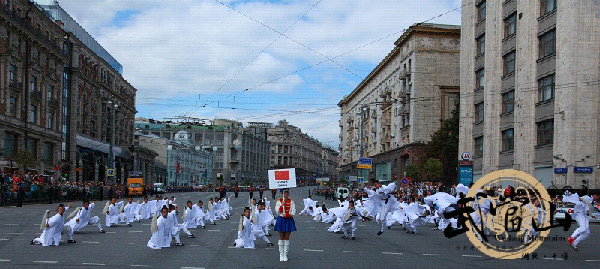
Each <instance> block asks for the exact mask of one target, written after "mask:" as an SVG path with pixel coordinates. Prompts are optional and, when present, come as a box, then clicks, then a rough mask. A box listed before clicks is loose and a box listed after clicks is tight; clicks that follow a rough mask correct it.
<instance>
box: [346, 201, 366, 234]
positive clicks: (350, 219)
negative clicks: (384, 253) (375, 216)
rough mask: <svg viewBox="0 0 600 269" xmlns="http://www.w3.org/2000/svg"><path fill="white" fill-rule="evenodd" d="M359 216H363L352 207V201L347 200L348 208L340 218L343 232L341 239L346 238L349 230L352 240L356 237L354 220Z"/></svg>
mask: <svg viewBox="0 0 600 269" xmlns="http://www.w3.org/2000/svg"><path fill="white" fill-rule="evenodd" d="M360 217H363V215H362V213H361V212H360V211H359V210H356V208H355V207H354V201H349V202H348V210H347V211H346V213H345V214H344V217H343V218H342V220H343V224H342V231H343V232H344V236H342V238H343V239H347V238H348V231H350V232H351V234H352V240H355V239H356V237H355V232H356V222H357V221H358V219H359V218H360Z"/></svg>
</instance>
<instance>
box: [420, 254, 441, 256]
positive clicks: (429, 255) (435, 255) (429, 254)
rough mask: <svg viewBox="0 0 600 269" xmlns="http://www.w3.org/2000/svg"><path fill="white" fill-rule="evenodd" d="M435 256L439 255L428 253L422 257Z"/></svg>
mask: <svg viewBox="0 0 600 269" xmlns="http://www.w3.org/2000/svg"><path fill="white" fill-rule="evenodd" d="M436 255H440V254H429V253H423V256H436Z"/></svg>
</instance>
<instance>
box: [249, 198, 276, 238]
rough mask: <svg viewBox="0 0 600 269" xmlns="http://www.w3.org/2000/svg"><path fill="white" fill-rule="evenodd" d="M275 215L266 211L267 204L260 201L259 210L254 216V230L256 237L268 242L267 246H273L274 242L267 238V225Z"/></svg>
mask: <svg viewBox="0 0 600 269" xmlns="http://www.w3.org/2000/svg"><path fill="white" fill-rule="evenodd" d="M272 218H273V217H271V216H270V215H269V214H268V213H267V211H265V204H264V203H263V202H262V201H261V202H259V203H258V207H257V211H256V212H254V214H253V216H252V231H253V232H254V236H255V237H256V238H260V239H262V240H264V241H265V242H266V243H267V246H273V243H271V241H270V240H269V239H268V238H267V234H266V232H265V226H267V227H268V226H269V225H270V223H271V220H272Z"/></svg>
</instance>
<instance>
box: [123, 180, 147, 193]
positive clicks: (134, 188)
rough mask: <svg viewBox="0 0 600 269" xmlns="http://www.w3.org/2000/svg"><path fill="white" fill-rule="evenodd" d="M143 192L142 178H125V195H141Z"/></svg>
mask: <svg viewBox="0 0 600 269" xmlns="http://www.w3.org/2000/svg"><path fill="white" fill-rule="evenodd" d="M143 193H144V178H141V177H130V178H127V195H129V196H134V195H142V194H143Z"/></svg>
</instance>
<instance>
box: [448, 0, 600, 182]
mask: <svg viewBox="0 0 600 269" xmlns="http://www.w3.org/2000/svg"><path fill="white" fill-rule="evenodd" d="M471 2H472V1H467V0H463V4H465V6H464V7H463V8H462V37H461V81H460V84H461V85H460V86H461V108H460V112H461V124H460V149H459V152H471V153H472V155H473V162H474V177H475V179H477V178H479V177H481V176H482V175H484V174H486V173H489V172H492V171H495V170H498V169H505V168H510V169H517V170H521V171H524V172H527V173H529V174H532V175H534V176H535V177H536V178H537V179H538V180H539V181H540V182H541V183H542V184H543V185H544V186H546V187H550V186H551V185H552V184H554V186H556V187H558V188H561V187H564V186H570V187H572V188H576V189H578V188H581V186H582V185H584V184H589V187H590V188H596V189H597V188H600V181H599V180H598V171H597V169H596V166H597V165H598V164H599V163H600V156H599V155H600V121H599V120H600V117H599V115H600V102H599V97H600V90H599V88H598V85H599V83H598V81H599V77H600V28H599V27H598V26H599V25H600V17H599V16H598V14H599V13H600V5H599V4H598V2H597V1H579V0H560V1H557V0H537V1H525V0H504V1H502V0H489V1H482V0H478V1H475V2H474V3H473V4H470V3H471ZM584 181H585V183H584Z"/></svg>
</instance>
